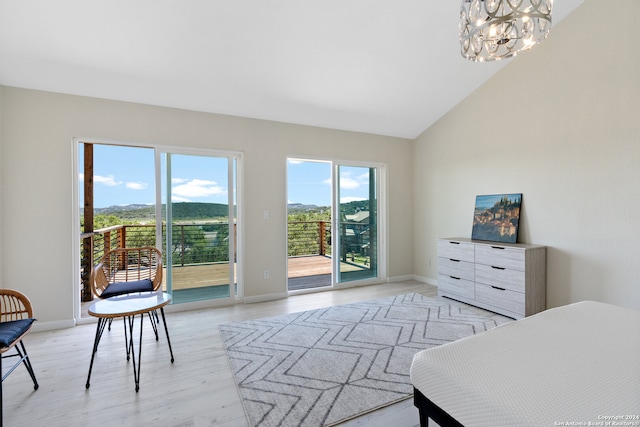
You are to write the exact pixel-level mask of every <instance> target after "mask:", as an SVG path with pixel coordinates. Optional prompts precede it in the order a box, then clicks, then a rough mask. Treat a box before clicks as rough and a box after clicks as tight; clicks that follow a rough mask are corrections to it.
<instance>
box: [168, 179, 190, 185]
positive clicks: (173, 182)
mask: <svg viewBox="0 0 640 427" xmlns="http://www.w3.org/2000/svg"><path fill="white" fill-rule="evenodd" d="M187 181H189V180H188V179H187V178H171V184H182V183H183V182H187Z"/></svg>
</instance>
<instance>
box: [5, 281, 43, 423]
mask: <svg viewBox="0 0 640 427" xmlns="http://www.w3.org/2000/svg"><path fill="white" fill-rule="evenodd" d="M35 320H36V319H34V318H33V310H32V308H31V301H29V298H27V296H26V295H24V294H22V293H20V292H18V291H14V290H11V289H0V372H1V371H2V360H3V359H6V358H8V357H18V358H20V360H18V361H17V362H16V363H15V364H14V365H13V366H12V367H11V369H9V370H8V371H7V373H6V374H4V375H3V376H2V381H0V426H1V425H2V382H4V380H5V378H7V377H8V376H9V374H10V373H11V372H13V371H14V369H16V368H17V367H18V365H20V363H23V364H24V366H25V368H27V371H28V372H29V375H30V376H31V379H32V380H33V389H34V390H37V389H38V387H39V386H38V381H37V380H36V374H35V373H34V372H33V366H32V365H31V360H30V359H29V355H28V354H27V349H26V348H25V346H24V343H23V342H22V338H24V336H25V335H27V334H28V333H29V331H30V330H31V325H32V324H33V322H34V321H35ZM12 348H14V349H15V350H16V353H15V354H7V355H5V353H6V352H7V351H9V350H11V349H12Z"/></svg>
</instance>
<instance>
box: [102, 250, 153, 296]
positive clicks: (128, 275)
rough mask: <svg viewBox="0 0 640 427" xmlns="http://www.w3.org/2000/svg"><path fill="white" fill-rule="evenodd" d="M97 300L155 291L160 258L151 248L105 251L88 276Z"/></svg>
mask: <svg viewBox="0 0 640 427" xmlns="http://www.w3.org/2000/svg"><path fill="white" fill-rule="evenodd" d="M91 276H92V277H91V279H90V282H91V291H92V292H93V294H94V295H95V296H96V297H98V298H103V299H104V298H109V297H114V296H117V295H124V294H130V293H134V292H146V291H157V290H158V289H160V287H161V286H162V254H161V253H160V251H159V250H157V249H156V248H154V247H151V246H145V247H140V248H116V249H112V250H110V251H108V252H107V253H106V254H104V256H103V257H102V259H101V260H100V262H99V263H98V265H97V266H95V267H94V269H93V271H92V273H91Z"/></svg>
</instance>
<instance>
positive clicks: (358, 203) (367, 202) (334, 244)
mask: <svg viewBox="0 0 640 427" xmlns="http://www.w3.org/2000/svg"><path fill="white" fill-rule="evenodd" d="M383 174H384V167H383V166H382V165H368V164H364V165H363V164H346V163H344V162H331V161H322V160H306V159H288V162H287V200H288V205H287V245H288V253H287V267H288V281H287V283H288V286H287V289H288V290H289V291H302V290H309V289H316V288H326V287H332V286H340V284H353V283H354V282H356V281H359V282H363V281H367V282H371V283H373V282H376V281H378V280H380V278H381V277H384V274H385V272H384V271H381V266H384V262H383V260H384V251H382V250H381V249H380V248H381V242H382V236H384V233H383V232H381V231H382V230H381V229H383V228H384V227H381V224H382V225H384V221H380V216H381V214H383V212H381V210H380V206H383V204H382V203H381V198H382V197H383V194H382V186H381V185H380V183H381V182H382V181H383Z"/></svg>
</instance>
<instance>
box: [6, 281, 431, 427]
mask: <svg viewBox="0 0 640 427" xmlns="http://www.w3.org/2000/svg"><path fill="white" fill-rule="evenodd" d="M408 292H419V293H422V294H424V295H428V296H435V294H436V288H435V287H434V286H430V285H426V284H424V283H420V282H417V281H406V282H398V283H390V284H384V285H373V286H365V287H358V288H350V289H343V290H334V291H327V292H320V293H316V294H304V295H296V296H292V297H289V298H287V299H282V300H278V301H270V302H264V303H256V304H239V305H235V306H231V307H223V308H210V309H203V310H194V311H188V312H180V313H167V322H168V327H169V333H170V336H171V343H172V345H173V352H174V355H175V363H174V364H171V363H170V356H169V350H168V347H167V343H166V338H165V337H164V336H161V337H160V341H159V342H156V341H155V339H154V338H153V334H152V330H151V327H150V325H149V322H148V320H145V324H144V337H143V348H142V372H141V382H140V391H139V392H138V393H136V392H135V389H134V381H133V375H132V369H131V363H130V362H129V363H128V362H127V361H126V359H125V348H124V336H123V335H124V332H123V326H122V324H123V323H122V320H117V321H115V322H114V325H113V329H112V330H111V331H110V332H109V331H105V333H104V335H103V337H102V341H101V343H100V348H99V349H98V353H97V355H96V361H95V365H94V368H93V373H92V376H91V387H90V389H88V390H86V389H85V382H86V376H87V371H88V368H89V361H90V359H91V347H92V342H93V337H94V334H95V324H86V325H81V326H76V327H74V328H70V329H64V330H57V331H48V332H37V333H33V332H32V333H30V334H29V335H28V336H27V337H26V338H25V344H26V346H27V350H28V351H29V355H30V357H31V360H32V363H33V365H34V368H35V372H36V376H37V379H38V382H39V383H40V388H39V389H38V390H37V391H34V390H33V384H32V383H31V379H30V378H29V376H28V374H27V372H26V369H24V367H18V369H16V370H15V371H14V372H13V373H12V374H11V375H9V377H7V379H6V380H5V381H4V382H3V384H2V387H3V395H4V422H5V424H4V425H6V426H44V425H46V426H75V425H83V426H92V427H99V426H121V427H126V426H147V425H154V426H159V427H161V426H171V427H173V426H229V427H246V426H247V421H246V418H245V414H244V410H243V408H242V403H241V401H240V397H239V395H238V392H237V389H236V386H235V383H234V379H233V376H232V374H231V370H230V368H229V364H228V361H227V357H226V354H225V351H224V347H223V344H222V341H221V338H220V334H219V331H218V325H219V324H221V323H224V322H229V321H242V320H248V319H255V318H260V317H265V316H272V315H278V314H284V313H290V312H298V311H304V310H310V309H315V308H320V307H326V306H331V305H338V304H347V303H352V302H356V301H364V300H368V299H374V298H380V297H385V296H391V295H399V294H403V293H408ZM136 325H137V324H136ZM136 330H137V329H136ZM136 334H137V333H136ZM136 346H137V342H136ZM8 364H9V363H7V362H5V363H4V365H8ZM5 368H6V367H5ZM389 425H393V426H394V427H414V426H416V425H418V413H417V410H416V409H415V408H414V407H413V406H412V402H411V399H409V400H407V401H404V402H402V403H399V404H396V405H393V406H392V407H389V408H386V409H383V410H380V411H377V412H376V413H374V414H369V415H365V416H362V417H360V418H357V419H355V420H351V421H350V422H348V423H345V424H344V425H343V427H347V426H348V427H355V426H389Z"/></svg>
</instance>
